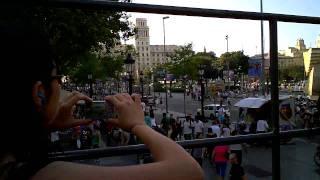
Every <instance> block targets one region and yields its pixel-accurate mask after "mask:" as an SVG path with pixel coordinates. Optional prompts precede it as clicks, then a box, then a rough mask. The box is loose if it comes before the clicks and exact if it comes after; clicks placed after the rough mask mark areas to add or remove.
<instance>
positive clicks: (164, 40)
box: [162, 16, 169, 113]
mask: <svg viewBox="0 0 320 180" xmlns="http://www.w3.org/2000/svg"><path fill="white" fill-rule="evenodd" d="M168 18H169V16H164V17H162V24H163V55H164V58H165V63H167V55H166V30H165V26H164V20H165V19H168ZM164 72H165V75H164V87H165V91H166V113H168V92H167V91H168V90H167V70H166V69H165V70H164Z"/></svg>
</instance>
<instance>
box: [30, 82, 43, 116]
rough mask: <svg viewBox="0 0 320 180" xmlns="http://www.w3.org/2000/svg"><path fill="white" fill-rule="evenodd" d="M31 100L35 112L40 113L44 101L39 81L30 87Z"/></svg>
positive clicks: (41, 85)
mask: <svg viewBox="0 0 320 180" xmlns="http://www.w3.org/2000/svg"><path fill="white" fill-rule="evenodd" d="M32 100H33V102H34V105H35V108H36V110H37V111H40V110H41V108H42V107H43V106H44V103H45V101H46V96H45V91H44V87H43V84H42V82H41V81H37V82H36V83H35V84H34V85H33V87H32Z"/></svg>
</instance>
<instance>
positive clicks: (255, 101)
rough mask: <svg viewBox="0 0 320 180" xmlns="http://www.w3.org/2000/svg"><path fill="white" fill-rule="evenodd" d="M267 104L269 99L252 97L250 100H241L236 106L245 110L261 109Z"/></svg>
mask: <svg viewBox="0 0 320 180" xmlns="http://www.w3.org/2000/svg"><path fill="white" fill-rule="evenodd" d="M267 102H268V100H267V99H263V98H254V97H250V98H245V99H241V100H240V101H239V102H237V103H236V104H235V105H234V106H236V107H243V108H260V107H261V106H263V105H264V104H265V103H267Z"/></svg>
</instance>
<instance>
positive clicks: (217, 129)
mask: <svg viewBox="0 0 320 180" xmlns="http://www.w3.org/2000/svg"><path fill="white" fill-rule="evenodd" d="M211 129H212V134H213V135H215V136H216V137H220V135H221V129H220V127H219V124H218V120H217V119H214V120H213V121H212V126H211Z"/></svg>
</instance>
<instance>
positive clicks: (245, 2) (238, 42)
mask: <svg viewBox="0 0 320 180" xmlns="http://www.w3.org/2000/svg"><path fill="white" fill-rule="evenodd" d="M133 2H134V3H144V4H159V5H170V6H185V7H197V8H210V9H226V10H240V11H255V12H259V11H260V0H133ZM263 6H264V7H263V8H264V12H270V13H280V14H294V15H304V16H317V17H320V0H264V1H263ZM129 14H130V15H131V16H132V17H131V18H130V20H131V21H132V22H133V23H135V18H138V17H141V18H147V20H148V26H149V28H150V41H151V42H150V43H151V44H163V30H162V17H163V16H165V15H157V14H144V13H129ZM169 16H170V18H169V19H166V20H165V26H166V44H176V45H184V44H187V43H190V42H192V43H193V45H194V50H195V51H203V48H204V46H205V47H206V49H207V51H214V52H216V53H217V55H220V54H221V53H223V52H225V51H226V48H227V45H226V40H225V35H226V34H228V35H229V37H230V38H229V51H236V50H242V49H243V50H244V52H245V54H248V55H254V54H256V53H260V52H261V50H260V49H261V48H260V44H261V43H260V42H261V41H260V21H251V20H250V21H247V20H232V19H219V18H203V17H189V16H172V15H169ZM264 26H265V27H264V29H265V31H264V37H265V51H268V50H269V39H268V38H269V30H268V23H267V22H265V23H264ZM318 34H320V25H309V24H295V23H279V25H278V39H279V50H281V49H286V48H287V47H288V46H294V45H295V42H296V39H298V38H303V39H304V40H305V44H306V46H307V47H309V46H310V45H311V46H312V47H315V41H316V38H317V36H318ZM127 43H134V41H133V40H131V41H129V42H127Z"/></svg>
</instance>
